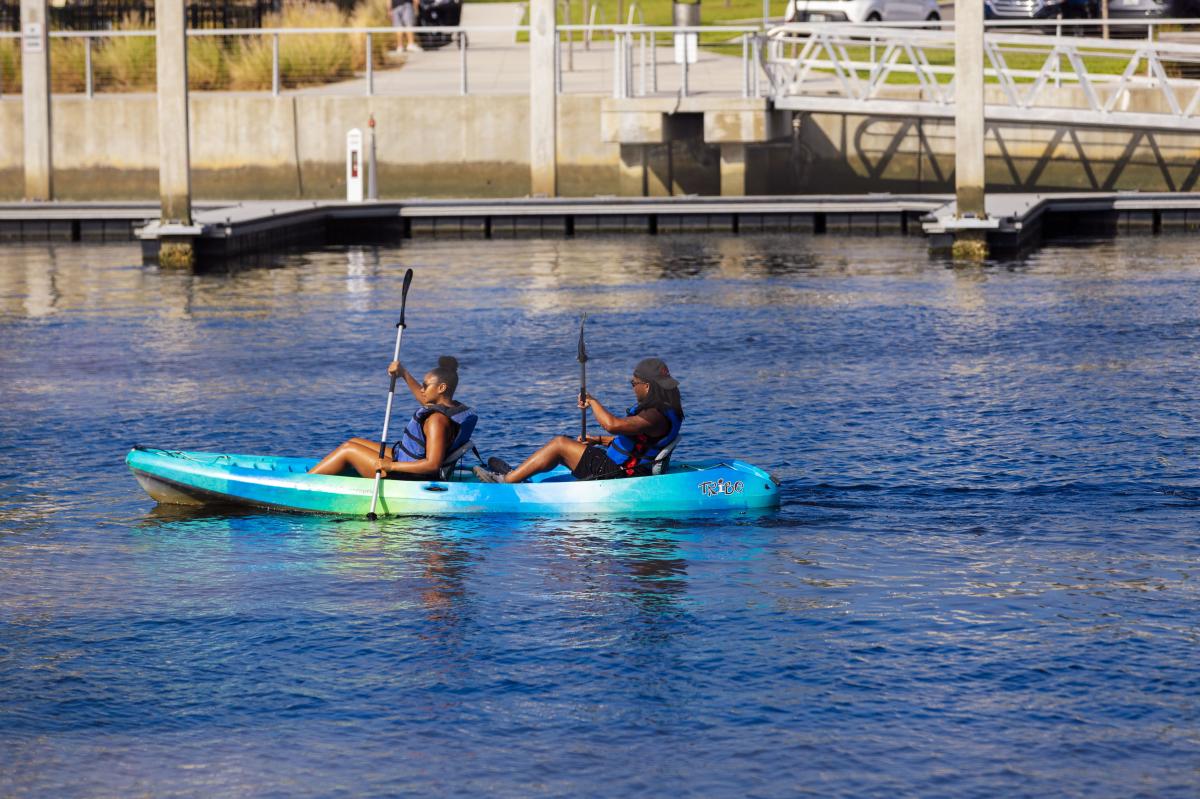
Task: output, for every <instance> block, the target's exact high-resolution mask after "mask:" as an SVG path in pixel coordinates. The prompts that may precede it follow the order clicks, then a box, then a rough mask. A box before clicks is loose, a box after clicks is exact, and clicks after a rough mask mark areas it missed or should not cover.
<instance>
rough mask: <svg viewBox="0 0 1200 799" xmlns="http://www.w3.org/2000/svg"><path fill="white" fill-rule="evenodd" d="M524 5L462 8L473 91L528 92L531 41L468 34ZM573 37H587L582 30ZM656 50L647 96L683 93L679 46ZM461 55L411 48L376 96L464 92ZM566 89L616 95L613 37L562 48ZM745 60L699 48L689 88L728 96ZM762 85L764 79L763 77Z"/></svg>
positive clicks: (347, 85)
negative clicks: (654, 76)
mask: <svg viewBox="0 0 1200 799" xmlns="http://www.w3.org/2000/svg"><path fill="white" fill-rule="evenodd" d="M522 8H523V6H522V4H520V3H467V4H466V5H464V6H463V18H462V25H463V27H464V29H468V30H467V31H466V33H467V35H466V39H467V49H466V54H465V55H466V58H465V62H466V77H467V93H468V94H526V93H528V91H529V49H528V48H529V45H528V44H527V43H525V42H517V41H516V34H515V32H499V31H480V32H476V33H471V32H470V31H469V28H471V27H472V26H515V25H519V24H520V23H521V13H522ZM576 36H579V37H582V34H581V33H576ZM658 41H659V45H660V46H659V47H657V48H654V52H651V48H650V47H649V46H648V44H647V47H646V49H645V64H646V70H645V72H646V77H645V87H646V94H647V95H648V96H660V97H669V96H674V95H676V94H678V92H679V87H680V85H681V80H682V78H681V67H680V66H679V65H678V64H676V63H674V57H675V56H674V49H673V48H672V47H668V46H663V45H664V44H665V43H666V38H665V37H663V36H660V37H659V40H658ZM641 53H642V50H641V49H640V45H639V42H638V41H637V40H636V39H635V40H634V46H633V86H634V92H635V93H640V91H641V87H642V85H643V84H642V68H641V64H642V55H641ZM463 55H464V54H463V53H462V51H460V50H459V48H458V46H457V44H456V43H455V42H451V43H450V44H448V45H446V46H445V47H442V48H439V49H437V50H426V51H418V52H410V53H408V54H407V60H406V61H405V63H404V65H403V66H401V67H396V68H384V69H378V70H376V71H375V73H374V92H375V94H379V95H409V96H412V95H418V96H419V95H448V94H458V93H459V92H460V90H461V80H462V72H463V61H464V59H463ZM654 56H657V60H658V91H657V93H655V92H653V91H652V88H653V85H654V84H653V80H652V77H651V72H652V58H653V57H654ZM562 64H563V87H562V88H563V93H564V94H602V95H611V94H612V92H613V42H612V41H611V40H609V39H605V40H602V41H595V42H592V43H591V47H590V49H585V47H584V43H583V41H582V40H581V38H580V39H577V40H576V41H574V42H573V43H570V44H568V43H567V42H564V43H563V45H562ZM743 80H744V79H743V75H742V59H741V57H740V56H736V55H735V56H727V55H720V54H716V53H712V52H705V51H704V50H703V48H702V49H701V52H700V55H699V62H698V63H696V64H691V65H689V68H688V89H689V91H688V93H689V95H692V94H715V93H719V94H728V95H735V96H740V95H741V92H742V83H743ZM760 80H761V81H762V85H763V86H764V87H765V86H766V77H765V76H763V75H760ZM298 93H300V94H342V95H344V94H357V95H361V94H365V93H366V79H365V78H363V77H360V78H356V79H354V80H350V81H343V82H341V83H331V84H328V85H325V86H317V87H313V88H310V89H302V90H299V91H298Z"/></svg>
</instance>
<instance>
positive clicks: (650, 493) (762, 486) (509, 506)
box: [125, 447, 779, 516]
mask: <svg viewBox="0 0 1200 799" xmlns="http://www.w3.org/2000/svg"><path fill="white" fill-rule="evenodd" d="M125 463H126V464H128V466H129V468H130V469H131V470H132V471H133V474H134V476H135V477H136V478H137V481H138V483H140V484H141V486H142V488H144V489H145V490H146V493H147V494H149V495H150V496H151V497H152V498H154V499H155V500H157V501H158V502H160V503H164V504H174V505H208V504H214V505H221V504H224V505H229V504H234V505H251V506H255V507H261V508H277V509H281V510H290V511H307V512H310V513H336V514H343V515H355V516H366V515H367V513H368V511H369V510H370V507H371V494H372V492H373V491H374V484H375V481H374V480H373V479H369V478H363V477H343V476H330V475H320V474H308V473H307V472H308V470H309V469H311V468H312V467H313V466H315V465H316V463H317V460H316V459H315V458H284V457H273V456H266V455H228V454H222V453H216V452H181V451H176V450H162V449H149V448H145V447H135V448H134V449H133V450H131V451H130V453H129V455H128V456H127V457H126V458H125ZM778 505H779V486H778V485H777V484H776V483H775V481H774V479H772V477H771V476H770V475H769V474H767V473H766V472H765V471H763V470H762V469H759V468H758V467H757V466H751V465H750V464H748V463H743V462H742V461H738V460H725V461H720V460H712V461H701V462H697V463H678V464H676V463H672V464H671V465H670V466H669V467H668V469H667V470H666V471H665V472H664V473H662V474H657V475H651V476H648V477H632V478H627V479H618V480H576V479H575V478H574V477H572V476H571V473H570V472H569V471H568V470H567V469H566V468H564V467H561V466H560V467H558V468H557V469H555V470H554V471H551V472H546V473H545V474H540V475H537V476H535V477H533V478H532V479H530V480H529V481H527V482H524V483H514V484H511V485H509V484H504V483H482V482H480V481H479V479H478V478H477V477H475V475H474V474H472V473H471V472H470V471H469V470H468V469H466V468H465V467H464V468H459V469H456V470H455V471H454V472H453V473H452V474H451V478H450V479H449V480H384V481H383V482H382V484H381V488H380V494H379V505H378V507H377V508H376V511H377V512H378V513H379V514H381V515H384V514H386V515H389V516H408V515H412V516H424V515H442V514H472V513H538V514H555V513H601V514H609V513H618V514H624V513H688V512H694V511H731V510H746V509H754V508H773V507H777V506H778Z"/></svg>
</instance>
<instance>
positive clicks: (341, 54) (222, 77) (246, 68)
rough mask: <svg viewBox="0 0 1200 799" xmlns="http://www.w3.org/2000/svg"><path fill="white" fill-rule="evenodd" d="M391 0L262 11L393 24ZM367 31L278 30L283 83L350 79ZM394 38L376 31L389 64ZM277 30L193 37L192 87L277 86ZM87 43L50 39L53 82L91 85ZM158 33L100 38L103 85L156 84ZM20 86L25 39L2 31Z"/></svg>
mask: <svg viewBox="0 0 1200 799" xmlns="http://www.w3.org/2000/svg"><path fill="white" fill-rule="evenodd" d="M389 9H390V1H389V0H361V2H360V3H359V4H358V5H357V6H355V7H354V9H353V11H351V12H350V13H348V14H347V13H346V12H344V11H342V10H341V9H340V8H338V6H337V5H335V4H334V3H331V2H314V0H286V1H285V2H284V4H283V7H282V9H281V10H280V11H279V12H278V13H272V14H267V15H266V16H265V17H264V18H263V27H266V28H299V29H303V28H347V27H388V26H390V25H391V16H390V14H389ZM149 27H150V26H149V25H147V24H146V23H145V21H144V20H143V19H142V18H141V17H139V16H136V15H129V16H126V17H125V18H123V19H122V20H121V21H120V22H119V23H118V24H117V25H116V26H115V27H114V29H113V30H114V31H121V32H127V31H142V30H147V29H148V28H149ZM366 39H367V37H366V35H365V34H347V33H313V34H303V33H300V34H291V33H284V34H280V35H279V72H280V83H281V85H282V86H284V87H297V86H315V85H321V84H324V83H332V82H335V81H339V80H348V79H351V78H353V77H354V76H355V73H356V72H361V71H362V70H364V69H365V68H366V63H367V52H366V50H367V48H366ZM394 45H395V42H394V37H392V36H391V35H389V34H376V35H373V36H372V37H371V54H370V55H371V59H372V62H373V65H374V66H375V67H382V66H384V65H385V63H387V62H386V54H387V52H388V50H389V49H391V48H392V47H393V46H394ZM272 46H273V37H272V36H190V37H188V87H189V88H191V89H193V90H200V91H220V90H226V89H233V90H237V91H256V90H264V89H270V88H271V70H272ZM85 48H86V44H85V43H84V41H83V40H82V39H55V40H53V41H52V42H51V50H50V58H51V60H50V63H51V80H52V90H53V91H55V92H59V93H72V92H82V91H83V90H84V88H85V86H86V81H87V77H86V76H87V73H86V61H85V58H86V54H85ZM155 61H156V59H155V42H154V37H153V36H105V37H98V38H97V39H95V40H94V42H93V49H92V74H93V85H94V87H95V89H96V90H97V91H109V92H113V91H116V92H138V91H154V85H155ZM20 89H21V59H20V42H19V41H18V40H16V39H0V91H2V92H4V93H16V92H19V91H20Z"/></svg>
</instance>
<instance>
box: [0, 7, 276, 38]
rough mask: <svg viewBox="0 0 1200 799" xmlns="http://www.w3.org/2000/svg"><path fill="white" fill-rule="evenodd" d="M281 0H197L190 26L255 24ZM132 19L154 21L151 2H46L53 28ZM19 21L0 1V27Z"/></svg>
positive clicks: (13, 27)
mask: <svg viewBox="0 0 1200 799" xmlns="http://www.w3.org/2000/svg"><path fill="white" fill-rule="evenodd" d="M281 5H282V0H237V2H220V0H200V2H190V3H188V4H187V20H188V27H190V28H259V27H262V24H263V19H264V17H265V16H266V15H267V14H270V13H274V12H278V11H279V10H280V7H281ZM131 21H132V22H135V23H137V24H139V25H144V26H146V27H152V26H153V25H154V3H153V2H148V1H147V0H102V1H98V0H93V2H76V3H70V4H68V5H62V6H54V5H52V6H50V27H51V28H53V29H54V30H71V31H103V30H112V29H113V28H115V27H117V26H119V25H122V24H127V23H129V22H131ZM20 25H21V6H20V3H5V2H0V31H17V30H20Z"/></svg>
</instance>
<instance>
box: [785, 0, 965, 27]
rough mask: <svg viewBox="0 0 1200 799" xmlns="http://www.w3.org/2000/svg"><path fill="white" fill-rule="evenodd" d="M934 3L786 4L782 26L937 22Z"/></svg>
mask: <svg viewBox="0 0 1200 799" xmlns="http://www.w3.org/2000/svg"><path fill="white" fill-rule="evenodd" d="M941 18H942V14H941V12H940V11H939V10H938V4H937V0H788V5H787V11H786V12H784V17H783V19H784V21H785V22H894V21H896V20H939V19H941Z"/></svg>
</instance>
